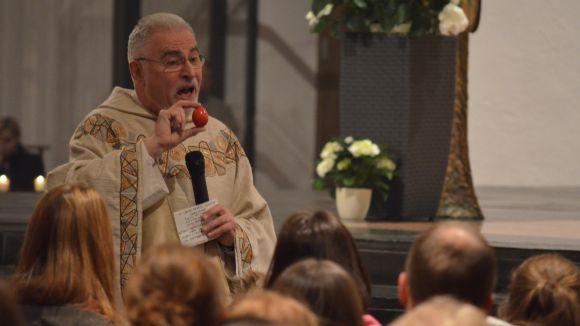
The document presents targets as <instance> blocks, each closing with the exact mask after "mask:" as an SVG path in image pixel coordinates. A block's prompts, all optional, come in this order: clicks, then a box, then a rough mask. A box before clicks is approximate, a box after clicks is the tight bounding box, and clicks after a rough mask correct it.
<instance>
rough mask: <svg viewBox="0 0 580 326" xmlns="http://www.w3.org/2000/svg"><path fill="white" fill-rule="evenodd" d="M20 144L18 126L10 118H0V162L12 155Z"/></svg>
mask: <svg viewBox="0 0 580 326" xmlns="http://www.w3.org/2000/svg"><path fill="white" fill-rule="evenodd" d="M19 144H20V126H19V125H18V122H17V121H16V120H15V119H14V118H11V117H0V160H2V159H4V157H9V156H11V155H12V154H14V153H15V152H16V150H17V148H18V145H19Z"/></svg>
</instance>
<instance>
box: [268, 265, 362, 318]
mask: <svg viewBox="0 0 580 326" xmlns="http://www.w3.org/2000/svg"><path fill="white" fill-rule="evenodd" d="M272 290H274V291H276V292H279V293H282V294H285V295H288V296H291V297H293V298H296V299H298V300H300V301H301V302H303V303H305V304H306V305H308V306H309V307H310V309H311V310H312V311H313V312H314V313H316V314H317V315H318V317H319V319H320V321H321V325H327V326H330V325H337V326H341V325H342V326H362V325H363V319H362V316H363V314H364V310H363V302H362V299H361V297H360V293H359V291H358V288H357V286H356V283H355V282H354V280H353V279H352V277H351V276H350V275H349V274H348V273H347V272H346V271H345V270H344V269H342V268H341V267H340V266H339V265H337V264H336V263H333V262H331V261H329V260H315V259H305V260H302V261H299V262H297V263H294V264H292V265H290V266H289V267H288V268H287V269H286V270H284V272H282V274H280V276H278V279H276V281H275V282H274V284H273V285H272Z"/></svg>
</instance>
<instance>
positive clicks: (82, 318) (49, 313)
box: [22, 305, 113, 326]
mask: <svg viewBox="0 0 580 326" xmlns="http://www.w3.org/2000/svg"><path fill="white" fill-rule="evenodd" d="M22 312H23V315H24V316H25V319H26V320H27V321H28V323H29V324H32V325H36V324H40V325H87V326H109V325H113V323H111V322H110V321H108V320H107V319H106V318H105V317H104V316H102V315H100V314H98V313H96V312H93V311H90V310H85V309H79V308H76V307H72V306H68V305H63V306H43V305H22Z"/></svg>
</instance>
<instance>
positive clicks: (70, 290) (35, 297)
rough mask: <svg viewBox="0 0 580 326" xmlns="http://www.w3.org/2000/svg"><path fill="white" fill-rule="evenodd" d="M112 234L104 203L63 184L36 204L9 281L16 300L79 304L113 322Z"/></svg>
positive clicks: (79, 188)
mask: <svg viewBox="0 0 580 326" xmlns="http://www.w3.org/2000/svg"><path fill="white" fill-rule="evenodd" d="M113 256H114V249H113V234H112V231H111V223H110V221H109V217H108V214H107V209H106V207H105V203H104V201H103V199H102V198H101V196H100V195H99V194H98V193H97V192H96V191H95V190H93V189H91V188H88V187H85V186H82V185H78V184H71V185H66V184H65V185H61V186H58V187H55V188H53V189H51V190H50V191H48V192H47V193H46V194H44V196H43V197H42V198H41V199H40V201H39V203H38V204H37V205H36V207H35V209H34V212H33V213H32V217H31V218H30V222H29V223H28V227H27V229H26V235H25V237H24V243H23V244H22V251H21V253H20V260H19V262H18V267H17V269H16V274H15V276H14V279H13V282H14V285H15V289H16V294H17V295H18V297H19V299H20V301H21V302H22V303H24V304H32V305H54V306H58V305H64V304H77V305H80V306H81V307H83V308H88V309H91V310H96V311H97V312H98V313H100V314H102V315H104V316H105V317H106V318H108V319H110V320H112V321H117V320H118V314H117V313H116V311H115V308H114V302H115V297H114V296H115V287H114V269H115V262H114V260H113Z"/></svg>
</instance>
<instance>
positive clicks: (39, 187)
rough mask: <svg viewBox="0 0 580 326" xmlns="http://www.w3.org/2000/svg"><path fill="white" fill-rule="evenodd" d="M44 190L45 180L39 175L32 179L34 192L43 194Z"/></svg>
mask: <svg viewBox="0 0 580 326" xmlns="http://www.w3.org/2000/svg"><path fill="white" fill-rule="evenodd" d="M45 189H46V179H45V178H44V177H43V176H41V175H39V176H38V177H36V179H34V191H36V192H43V191H44V190H45Z"/></svg>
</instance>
